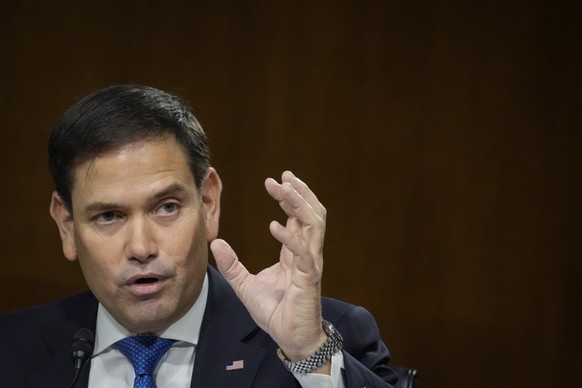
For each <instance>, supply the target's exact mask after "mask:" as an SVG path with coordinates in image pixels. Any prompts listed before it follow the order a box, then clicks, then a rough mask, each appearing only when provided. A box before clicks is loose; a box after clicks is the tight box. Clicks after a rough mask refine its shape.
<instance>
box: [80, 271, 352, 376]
mask: <svg viewBox="0 0 582 388" xmlns="http://www.w3.org/2000/svg"><path fill="white" fill-rule="evenodd" d="M207 299H208V275H206V277H205V278H204V283H203V285H202V290H201V291H200V296H199V297H198V299H197V300H196V302H195V303H194V305H193V306H192V307H191V308H190V310H188V312H186V314H184V316H183V317H182V318H180V319H179V320H178V321H176V322H175V323H174V324H172V325H171V326H170V327H168V328H167V329H166V330H164V331H163V332H161V333H157V335H159V336H160V337H164V338H169V339H174V340H177V342H175V343H174V344H173V345H172V347H171V348H170V349H169V350H168V352H167V353H166V354H165V355H164V356H163V357H162V359H161V360H160V362H159V363H158V366H157V367H156V370H155V371H154V373H153V377H154V379H155V380H156V384H157V386H158V387H160V388H190V383H191V380H192V371H193V370H194V359H195V356H196V345H197V344H198V337H199V335H200V326H201V324H202V317H203V316H204V309H205V308H206V301H207ZM132 335H135V333H132V332H130V331H129V330H127V329H126V328H125V327H123V326H122V325H121V324H120V323H119V322H117V321H116V320H115V318H113V316H112V315H111V314H110V313H109V312H108V311H107V310H106V309H105V308H104V307H103V305H101V304H99V308H98V310H97V327H96V330H95V349H94V352H93V356H92V358H91V369H90V372H89V388H129V387H133V381H134V379H135V372H134V369H133V365H131V362H130V361H129V360H128V359H127V358H126V357H125V356H124V355H123V354H121V352H120V351H119V350H117V348H116V347H115V342H117V341H119V340H121V339H123V338H125V337H129V336H132ZM341 368H343V355H342V353H341V352H339V353H337V354H336V355H335V356H333V358H332V374H331V376H327V375H321V374H314V373H312V374H307V375H305V376H301V375H295V378H297V380H298V381H299V383H300V384H301V386H302V387H305V388H308V387H309V388H343V387H344V384H343V380H342V378H341Z"/></svg>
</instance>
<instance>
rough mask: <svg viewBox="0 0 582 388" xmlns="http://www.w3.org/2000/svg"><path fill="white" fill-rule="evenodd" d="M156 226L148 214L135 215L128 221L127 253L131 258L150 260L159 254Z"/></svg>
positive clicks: (143, 261)
mask: <svg viewBox="0 0 582 388" xmlns="http://www.w3.org/2000/svg"><path fill="white" fill-rule="evenodd" d="M154 228H155V226H154V225H152V224H151V221H149V220H148V218H147V216H139V217H137V216H136V217H133V219H132V220H131V221H130V222H128V223H127V233H128V237H127V245H126V255H127V258H128V259H130V260H137V261H139V262H141V263H145V262H148V261H150V260H152V259H154V258H155V257H157V255H158V246H157V242H156V238H155V231H154Z"/></svg>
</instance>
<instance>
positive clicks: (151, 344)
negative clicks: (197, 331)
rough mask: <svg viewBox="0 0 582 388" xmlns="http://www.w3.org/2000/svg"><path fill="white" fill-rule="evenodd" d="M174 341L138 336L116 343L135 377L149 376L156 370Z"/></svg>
mask: <svg viewBox="0 0 582 388" xmlns="http://www.w3.org/2000/svg"><path fill="white" fill-rule="evenodd" d="M174 342H176V341H175V340H170V339H167V338H161V337H156V336H153V335H138V336H134V337H127V338H124V339H122V340H120V341H117V342H116V343H115V345H117V349H119V351H120V352H121V353H122V354H123V355H124V356H125V357H127V359H128V360H129V361H131V363H132V365H133V368H134V369H135V374H136V377H137V376H143V375H150V376H151V374H152V373H153V371H154V370H155V369H156V366H157V365H158V362H159V361H160V359H161V358H162V356H163V355H164V354H165V353H166V352H167V351H168V349H169V348H170V347H171V346H172V344H173V343H174Z"/></svg>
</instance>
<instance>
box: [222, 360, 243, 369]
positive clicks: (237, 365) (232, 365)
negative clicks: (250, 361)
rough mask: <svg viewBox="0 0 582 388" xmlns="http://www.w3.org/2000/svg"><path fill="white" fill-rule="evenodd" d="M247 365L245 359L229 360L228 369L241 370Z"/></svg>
mask: <svg viewBox="0 0 582 388" xmlns="http://www.w3.org/2000/svg"><path fill="white" fill-rule="evenodd" d="M244 367H245V360H236V361H228V362H227V363H226V370H229V371H230V370H241V369H244Z"/></svg>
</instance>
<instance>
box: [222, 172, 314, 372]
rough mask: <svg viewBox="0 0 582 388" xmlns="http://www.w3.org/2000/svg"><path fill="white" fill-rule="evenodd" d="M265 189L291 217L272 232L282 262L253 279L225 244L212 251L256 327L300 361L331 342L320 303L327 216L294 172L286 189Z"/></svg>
mask: <svg viewBox="0 0 582 388" xmlns="http://www.w3.org/2000/svg"><path fill="white" fill-rule="evenodd" d="M265 187H266V189H267V191H268V193H269V194H270V195H271V197H273V198H274V199H275V200H277V201H278V202H279V205H280V206H281V208H282V209H283V211H284V212H285V213H286V214H287V216H288V218H287V222H286V225H285V226H283V225H281V224H279V223H278V222H276V221H273V222H271V224H270V226H269V228H270V230H271V234H272V235H273V237H275V238H276V239H277V240H278V241H280V242H281V244H282V247H281V253H280V257H279V261H278V262H277V263H276V264H274V265H272V266H271V267H269V268H266V269H264V270H263V271H261V272H260V273H258V274H256V275H253V274H251V273H249V272H248V271H247V269H246V268H245V267H244V265H243V264H242V263H241V262H240V261H239V260H238V258H237V256H236V254H235V252H234V251H233V250H232V248H231V247H230V246H229V245H228V244H227V243H226V242H225V241H224V240H220V239H216V240H214V241H213V242H212V243H211V249H212V252H213V254H214V257H215V259H216V263H217V267H218V269H219V271H220V272H221V273H222V274H223V275H224V277H225V278H226V279H227V281H228V282H229V283H230V284H231V286H232V287H233V289H234V290H235V292H236V294H237V295H238V297H239V298H240V300H241V301H242V302H243V304H244V305H245V306H246V308H247V309H248V311H249V312H250V314H251V316H252V317H253V319H254V320H255V322H256V323H257V324H258V325H259V326H260V327H261V328H262V329H263V330H265V331H266V332H267V333H269V335H270V336H271V337H272V338H273V340H274V341H275V342H276V343H277V344H278V345H279V347H280V348H281V350H282V351H283V353H284V354H285V356H286V357H287V358H289V359H291V360H294V361H295V360H300V359H303V358H305V357H307V356H308V355H309V354H311V353H312V352H314V351H315V350H317V349H318V348H319V346H320V345H321V344H322V343H323V342H324V341H325V338H326V335H325V333H324V332H323V330H322V327H321V301H320V299H321V276H322V271H323V255H322V251H323V240H324V234H325V218H326V210H325V208H324V207H323V205H322V204H321V203H320V202H319V201H318V199H317V197H316V196H315V194H313V192H312V191H311V190H310V189H309V187H308V186H307V185H306V184H305V183H303V182H302V181H301V180H300V179H299V178H297V177H296V176H295V175H293V174H292V173H291V172H290V171H286V172H284V173H283V174H282V177H281V183H280V184H279V183H278V182H277V181H275V180H274V179H271V178H269V179H267V180H266V181H265Z"/></svg>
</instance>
